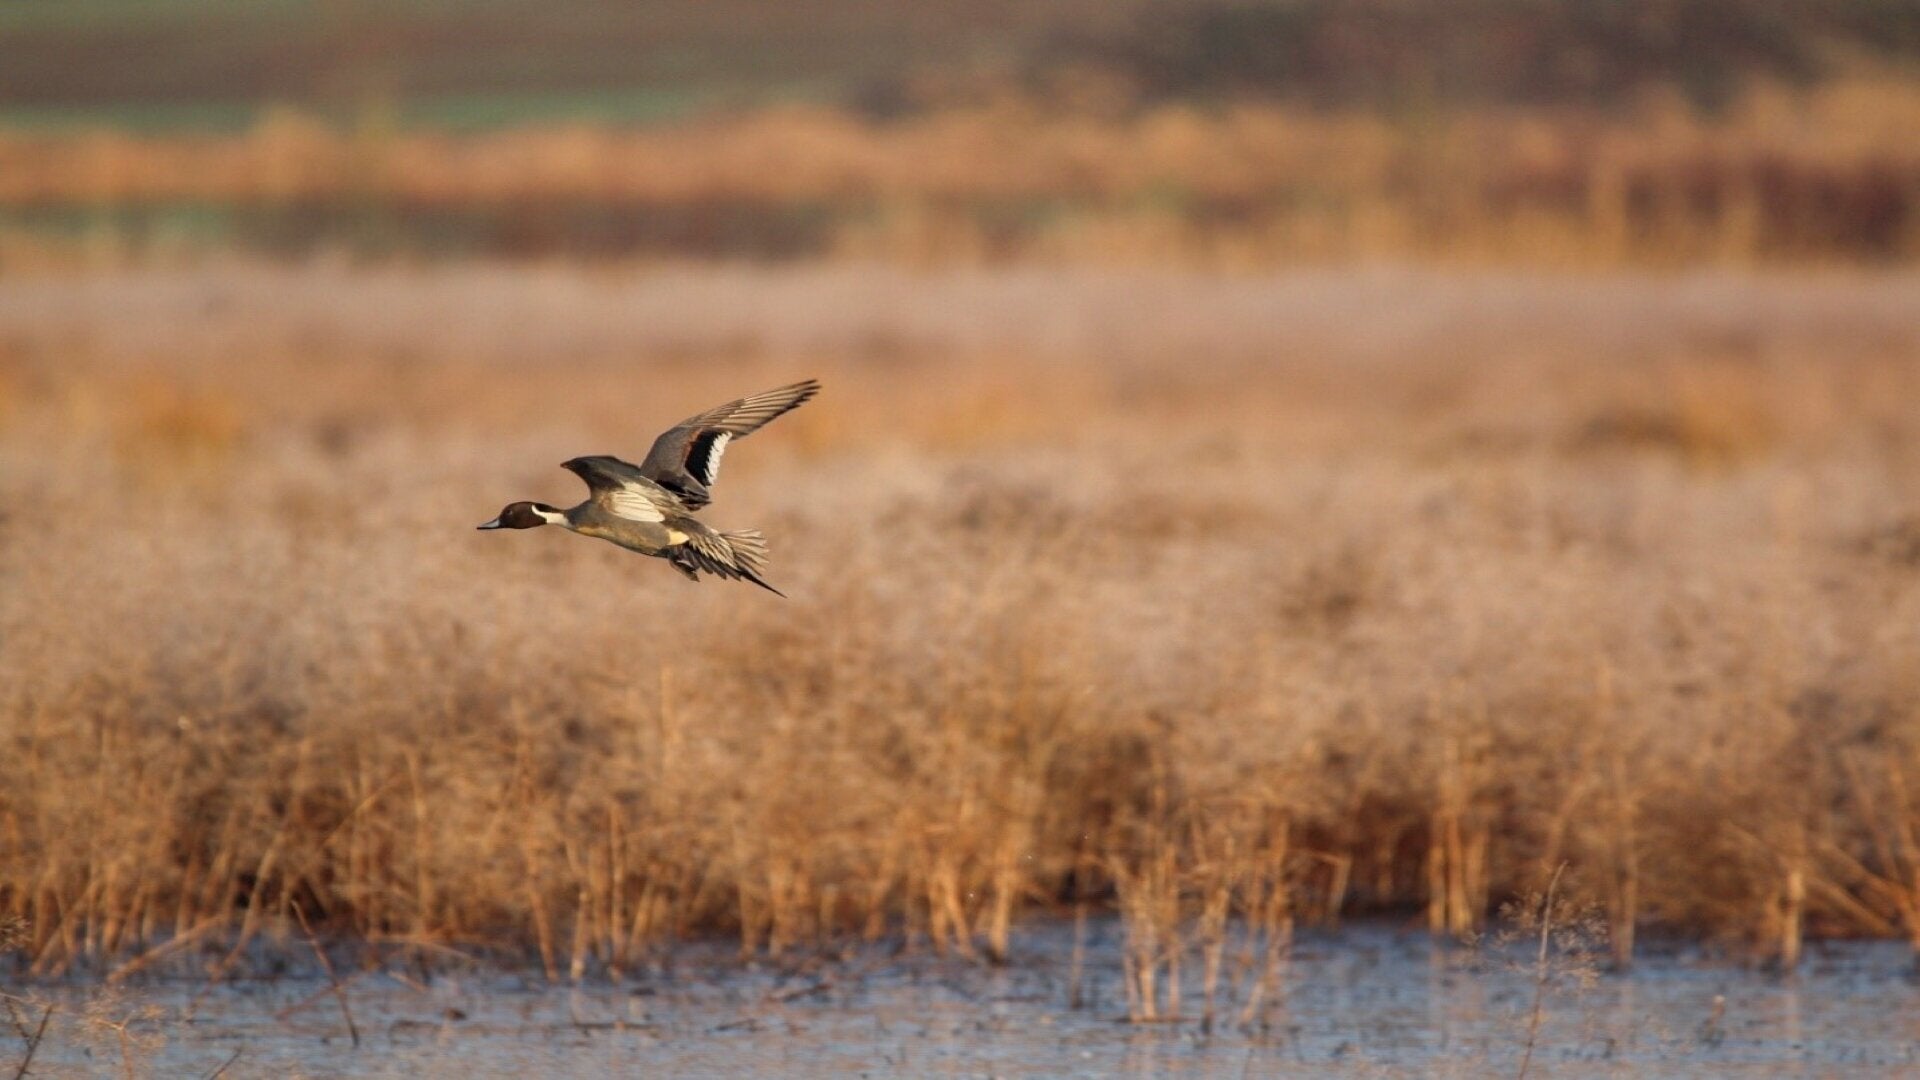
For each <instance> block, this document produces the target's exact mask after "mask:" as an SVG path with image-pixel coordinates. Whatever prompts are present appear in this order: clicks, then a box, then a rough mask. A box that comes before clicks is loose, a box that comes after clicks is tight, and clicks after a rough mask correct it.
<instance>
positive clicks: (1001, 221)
mask: <svg viewBox="0 0 1920 1080" xmlns="http://www.w3.org/2000/svg"><path fill="white" fill-rule="evenodd" d="M1916 128H1920V89H1916V87H1915V85H1914V83H1913V82H1912V81H1911V80H1908V79H1902V78H1897V77H1893V76H1886V77H1880V78H1867V77H1859V78H1855V79H1851V80H1848V81H1843V82H1837V83H1832V84H1826V85H1822V86H1821V87H1819V88H1816V89H1810V90H1804V91H1792V90H1786V89H1779V88H1769V87H1762V88H1759V89H1756V90H1754V91H1752V92H1750V93H1748V94H1747V95H1745V96H1744V97H1743V98H1742V100H1741V101H1740V102H1739V103H1738V104H1737V105H1736V106H1735V107H1733V108H1731V109H1730V110H1729V111H1728V112H1727V113H1726V114H1725V115H1722V116H1716V117H1703V116H1701V115H1699V114H1697V113H1696V112H1694V111H1692V110H1691V109H1690V108H1688V107H1687V106H1685V105H1684V104H1681V103H1680V102H1678V101H1677V100H1673V99H1666V98H1658V97H1655V98H1650V99H1649V100H1646V101H1644V102H1641V103H1640V104H1639V105H1637V106H1635V107H1633V108H1623V109H1620V110H1613V111H1598V110H1581V109H1571V108H1564V107H1562V108H1544V107H1543V108H1493V107H1487V108H1481V109H1476V110H1457V109H1453V110H1434V111H1426V112H1412V113H1407V114H1404V115H1398V116H1390V115H1386V114H1383V113H1380V112H1376V111H1365V110H1349V111H1335V112H1321V111H1315V110H1310V109H1304V108H1297V107H1284V106H1277V105H1257V104H1242V105H1233V106H1220V107H1217V108H1212V109H1202V108H1197V107H1191V106H1183V105H1165V106H1156V107H1152V108H1147V109H1144V110H1133V109H1102V108H1098V107H1086V108H1078V109H1075V108H1072V107H1065V108H1063V107H1062V106H1060V105H1058V104H1043V103H1041V102H1039V101H1036V100H1034V99H1032V98H1028V97H1024V96H1021V95H1018V94H1014V93H1011V92H1008V93H1004V94H1002V95H1000V97H999V98H997V99H989V100H988V101H986V102H984V103H981V104H976V105H972V106H967V107H952V108H947V109H942V110H938V111H934V112H930V113H927V114H924V115H920V116H916V117H915V118H912V119H909V120H902V121H897V122H886V123H881V122H873V121H869V120H864V119H861V118H859V117H858V116H855V115H851V114H847V113H842V112H836V111H832V110H828V109H821V108H781V109H768V110H762V111H757V112H750V113H745V114H739V115H725V116H719V117H713V118H709V119H704V120H698V121H690V122H687V123H684V124H681V125H678V126H672V127H664V128H653V129H636V130H627V129H618V128H594V127H581V126H574V127H547V128H529V129H523V130H513V131H503V132H493V133H487V134H479V135H464V136H460V135H447V134H439V133H433V132H401V131H395V130H394V129H392V127H391V126H390V124H387V123H384V122H382V121H381V120H380V119H379V118H378V117H377V116H376V117H373V118H371V119H370V120H369V121H368V122H367V123H365V124H364V125H363V126H362V128H361V129H360V130H357V131H347V132H342V131H336V130H333V129H330V128H328V127H325V126H323V125H321V124H319V123H317V122H315V121H313V120H310V119H307V118H304V117H301V116H299V115H297V114H292V113H287V112H275V113H269V114H267V115H266V116H265V117H264V118H263V119H262V120H261V122H260V123H259V124H258V125H257V126H256V127H255V128H254V129H253V130H251V131H249V132H246V133H244V134H240V135H235V136H213V135H154V136H136V135H130V134H119V133H113V132H109V131H97V132H87V133H42V134H35V133H32V132H13V133H4V134H0V208H5V209H7V210H8V211H10V212H11V213H12V214H13V215H14V220H13V225H14V226H15V227H13V228H10V229H9V230H8V233H7V236H6V237H5V238H4V239H5V240H6V242H7V243H6V246H5V247H4V248H0V255H4V256H6V257H8V258H10V259H11V260H13V261H14V262H20V261H22V260H30V259H31V258H32V257H33V256H34V254H35V253H36V252H40V253H41V254H43V255H44V254H46V252H47V250H58V249H60V248H61V247H62V246H63V243H64V246H65V247H68V248H71V249H72V253H79V254H83V255H89V256H90V257H92V258H96V259H107V258H114V257H123V258H133V259H155V258H162V259H164V258H167V257H169V256H171V255H177V254H179V253H180V252H181V251H182V250H185V251H189V252H191V251H193V250H194V249H195V248H196V246H197V245H198V246H205V245H207V244H211V245H213V246H215V247H218V246H220V245H221V244H222V243H226V242H240V243H253V244H258V245H262V246H264V247H266V248H268V249H271V250H279V249H283V248H285V247H287V246H289V245H292V246H296V247H298V246H303V245H304V246H309V247H310V246H313V245H320V246H325V245H328V244H335V245H340V244H344V245H353V246H361V247H370V248H371V249H372V250H376V251H391V250H393V249H395V248H401V249H405V248H408V247H411V246H421V245H424V246H426V247H429V248H431V247H432V246H433V245H434V244H435V243H440V244H446V243H454V244H455V245H456V246H459V245H462V244H464V245H466V246H468V247H472V248H478V249H481V250H487V251H492V252H495V253H499V254H511V255H538V254H543V253H572V254H595V255H609V254H612V255H622V254H640V255H645V254H653V253H659V252H663V251H664V252H668V253H672V254H679V255H704V254H713V253H716V252H718V253H736V254H737V253H740V252H743V251H744V252H759V253H763V254H781V255H796V254H809V255H815V256H820V255H831V254H842V255H852V256H856V257H862V258H872V257H885V258H890V259H903V260H909V261H918V262H934V263H942V264H953V263H977V262H995V261H1005V260H1008V259H1016V258H1024V259H1036V258H1037V259H1045V260H1051V261H1067V262H1093V263H1120V264H1136V265H1137V264H1148V265H1157V264H1165V263H1167V262H1168V261H1170V260H1175V261H1181V262H1185V263H1189V264H1192V263H1199V264H1204V265H1209V266H1218V267H1243V266H1249V265H1272V264H1274V263H1290V262H1301V261H1321V260H1344V259H1352V258H1356V257H1358V258H1365V257H1374V256H1382V255H1387V256H1396V257H1402V258H1405V257H1419V258H1431V259H1444V260H1448V261H1453V262H1461V261H1467V262H1476V261H1480V262H1484V261H1495V262H1508V263H1511V262H1524V263H1549V264H1556V265H1563V266H1596V265H1599V266H1612V265H1619V264H1623V263H1628V264H1648V263H1653V264H1673V263H1682V262H1700V261H1706V262H1712V263H1719V264H1724V265H1747V264H1752V263H1761V262H1767V263H1779V262H1797V263H1806V262H1870V263H1886V262H1894V261H1903V260H1907V259H1911V258H1913V257H1914V255H1915V254H1916V252H1920V225H1917V224H1916V223H1920V156H1917V153H1920V152H1916V150H1915V149H1914V140H1913V138H1912V132H1913V131H1914V130H1915V129H1916ZM169 204H181V205H186V206H190V207H202V208H203V207H207V206H212V207H224V208H226V209H227V210H228V211H229V212H230V213H232V214H233V215H235V216H234V221H233V223H232V224H231V225H230V227H229V228H228V229H227V230H226V231H225V232H220V231H216V232H215V233H213V234H212V236H211V237H202V238H201V239H200V240H199V241H195V240H194V238H193V236H192V233H191V230H190V229H188V230H186V232H185V234H184V235H181V236H174V235H172V234H171V233H170V232H169V229H170V228H172V227H171V226H166V225H149V226H129V225H127V222H129V221H135V220H138V219H139V218H140V215H141V214H143V213H146V212H148V211H150V210H152V208H154V207H156V206H166V205H169ZM52 210H58V211H60V213H59V214H56V215H55V218H56V219H57V220H61V221H65V222H66V225H65V228H66V229H67V230H69V231H68V232H67V233H66V234H65V235H66V240H65V241H64V242H54V243H52V244H51V245H50V246H49V244H48V243H47V235H48V234H47V233H45V232H44V231H40V232H36V231H35V230H34V229H32V228H30V227H29V228H23V227H22V226H23V225H24V224H25V223H30V222H31V221H33V220H34V218H33V217H32V214H33V213H35V212H40V213H45V212H47V211H52ZM23 215H24V216H23ZM176 231H178V230H176Z"/></svg>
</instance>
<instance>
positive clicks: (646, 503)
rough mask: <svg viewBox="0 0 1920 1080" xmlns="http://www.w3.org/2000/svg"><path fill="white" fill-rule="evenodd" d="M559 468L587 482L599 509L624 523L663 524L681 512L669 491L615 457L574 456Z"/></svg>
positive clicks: (636, 467)
mask: <svg viewBox="0 0 1920 1080" xmlns="http://www.w3.org/2000/svg"><path fill="white" fill-rule="evenodd" d="M561 467H562V468H564V469H566V470H567V471H569V472H571V473H573V474H574V475H575V476H578V477H579V478H580V479H582V480H585V481H586V482H587V490H588V491H589V492H591V493H592V495H591V497H592V499H593V501H594V503H595V504H596V505H598V506H599V507H600V509H602V510H605V511H606V512H607V513H609V514H612V515H614V516H616V517H623V518H626V519H627V520H628V521H665V520H666V519H667V515H668V514H677V513H685V512H686V507H685V505H684V504H682V503H681V501H680V499H679V498H678V497H677V496H675V495H674V493H673V492H671V491H669V490H667V489H665V488H663V487H661V486H660V485H659V484H656V483H654V482H653V481H652V480H650V479H648V478H647V476H646V474H645V473H643V472H641V471H640V468H639V467H638V466H636V465H634V464H632V463H631V462H626V461H621V460H620V459H619V458H617V457H610V456H607V455H604V454H603V455H597V456H594V457H578V458H574V459H573V460H571V461H567V462H564V463H562V465H561Z"/></svg>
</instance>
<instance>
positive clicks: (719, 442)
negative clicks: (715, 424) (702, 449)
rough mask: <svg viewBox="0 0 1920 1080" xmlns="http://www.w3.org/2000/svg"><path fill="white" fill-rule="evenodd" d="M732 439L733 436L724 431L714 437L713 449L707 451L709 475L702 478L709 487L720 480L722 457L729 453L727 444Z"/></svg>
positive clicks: (707, 471)
mask: <svg viewBox="0 0 1920 1080" xmlns="http://www.w3.org/2000/svg"><path fill="white" fill-rule="evenodd" d="M732 439H733V436H732V435H730V434H728V433H727V432H724V431H723V432H721V433H720V434H718V435H715V436H714V437H713V448H712V449H710V450H708V451H707V468H706V473H707V475H706V476H705V477H703V478H702V479H704V480H705V481H706V485H707V486H708V487H712V486H713V482H714V481H715V480H718V479H720V455H722V454H724V453H726V452H727V443H728V442H730V441H731V440H732Z"/></svg>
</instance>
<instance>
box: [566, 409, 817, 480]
mask: <svg viewBox="0 0 1920 1080" xmlns="http://www.w3.org/2000/svg"><path fill="white" fill-rule="evenodd" d="M819 392H820V382H819V380H817V379H807V380H806V381H804V382H797V383H794V384H793V385H792V386H782V387H780V388H779V389H777V390H768V391H765V392H764V393H759V394H754V395H752V396H751V397H743V398H741V399H740V400H738V401H729V402H727V403H726V404H725V405H721V406H718V407H716V408H712V409H708V410H707V411H706V412H703V413H701V414H700V415H698V416H690V417H688V418H687V419H685V420H682V421H681V422H680V423H678V424H675V425H674V426H673V427H671V428H669V429H668V430H667V431H666V432H664V433H663V434H661V436H660V437H659V438H657V439H655V440H653V449H651V450H649V451H647V459H646V460H645V461H643V462H641V463H640V469H639V471H640V474H641V476H643V477H644V478H646V479H648V480H651V481H653V482H654V483H657V484H659V485H660V486H661V487H664V488H666V489H668V490H669V491H672V492H673V493H674V494H675V495H678V496H679V497H680V501H682V502H684V503H686V504H687V507H688V508H689V509H692V510H698V509H700V508H701V507H703V506H705V505H707V503H708V502H710V501H712V498H711V496H710V495H709V490H710V489H711V488H712V487H713V482H714V481H715V480H716V479H718V478H719V476H720V458H721V456H722V455H723V454H725V453H726V452H727V443H729V442H731V441H732V440H734V439H744V438H746V437H747V436H748V435H751V434H753V433H754V432H756V431H758V430H760V429H761V428H762V427H765V426H766V425H767V423H768V422H769V421H771V420H773V419H774V418H775V417H777V416H780V415H782V414H784V413H787V412H790V411H792V410H793V409H797V408H799V407H800V406H801V405H803V404H805V403H806V401H807V399H809V398H811V397H813V395H815V394H817V393H819ZM594 460H598V459H594ZM620 464H622V465H626V463H625V462H621V463H620ZM631 467H632V466H628V468H631Z"/></svg>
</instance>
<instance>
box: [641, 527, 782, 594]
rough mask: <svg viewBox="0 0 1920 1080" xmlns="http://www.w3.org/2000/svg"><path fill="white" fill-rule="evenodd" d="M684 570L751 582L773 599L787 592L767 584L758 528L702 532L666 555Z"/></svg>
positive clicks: (763, 540) (763, 547) (763, 542)
mask: <svg viewBox="0 0 1920 1080" xmlns="http://www.w3.org/2000/svg"><path fill="white" fill-rule="evenodd" d="M669 558H671V559H672V560H673V562H674V565H676V566H678V567H680V569H681V570H683V571H693V570H705V571H706V572H707V573H709V574H713V575H714V576H716V577H723V578H734V579H736V580H740V581H751V582H753V583H754V584H755V585H758V586H760V587H761V588H763V589H765V590H767V591H768V592H770V593H772V594H773V595H775V596H785V595H787V594H786V593H783V592H781V591H780V590H779V589H776V588H774V587H773V586H772V585H769V584H768V583H767V579H766V576H765V575H766V570H767V538H766V537H764V536H762V535H760V530H758V529H742V530H740V531H739V532H725V533H723V532H713V531H711V530H707V529H702V530H700V531H697V532H695V533H693V535H691V536H689V537H688V538H687V542H686V543H684V544H682V545H680V546H679V547H677V548H674V549H673V553H672V554H671V555H670V556H669Z"/></svg>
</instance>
